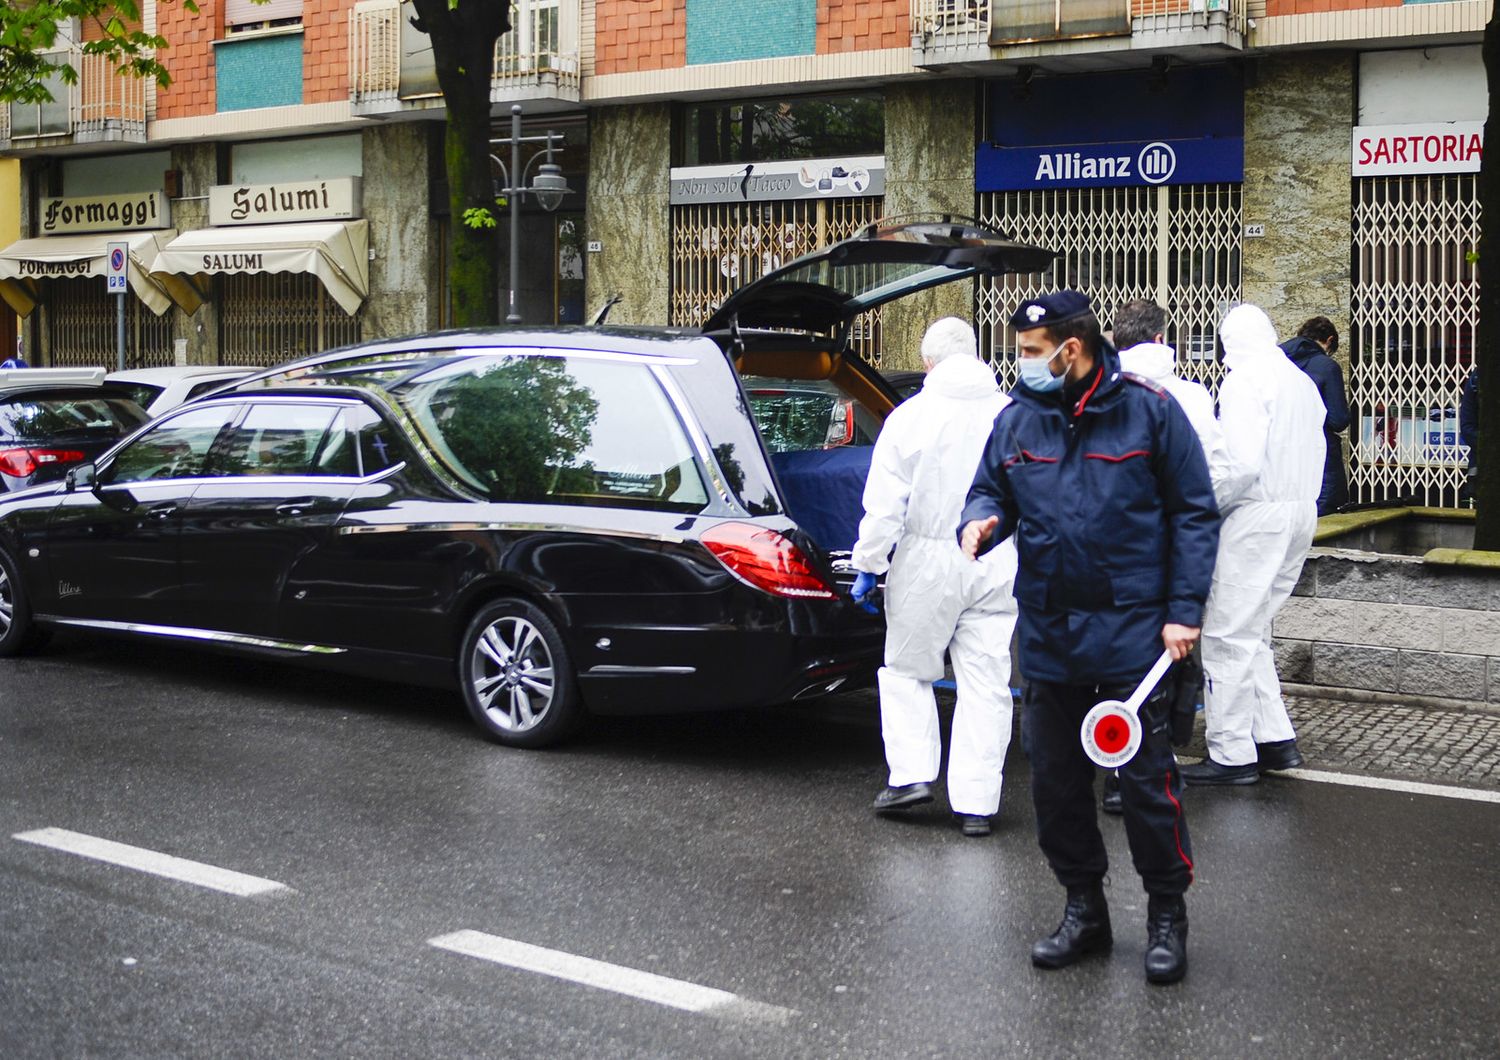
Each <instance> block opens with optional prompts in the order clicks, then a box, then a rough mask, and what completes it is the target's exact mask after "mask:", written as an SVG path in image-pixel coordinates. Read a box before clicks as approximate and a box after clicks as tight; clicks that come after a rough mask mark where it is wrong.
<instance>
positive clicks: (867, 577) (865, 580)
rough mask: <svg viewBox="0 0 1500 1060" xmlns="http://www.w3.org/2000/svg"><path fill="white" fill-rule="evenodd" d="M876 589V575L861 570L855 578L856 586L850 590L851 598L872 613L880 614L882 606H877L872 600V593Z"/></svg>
mask: <svg viewBox="0 0 1500 1060" xmlns="http://www.w3.org/2000/svg"><path fill="white" fill-rule="evenodd" d="M874 591H875V575H873V574H870V573H868V572H867V571H860V572H859V576H858V577H857V578H855V579H854V588H852V589H850V590H849V599H851V600H853V601H854V602H855V603H856V604H858V605H859V606H860V607H861V608H863V609H864V610H866V611H868V612H869V613H870V614H872V615H878V614H880V608H878V607H876V606H875V604H874V602H873V601H872V600H870V594H871V593H873V592H874Z"/></svg>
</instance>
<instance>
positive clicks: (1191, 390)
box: [1120, 342, 1229, 495]
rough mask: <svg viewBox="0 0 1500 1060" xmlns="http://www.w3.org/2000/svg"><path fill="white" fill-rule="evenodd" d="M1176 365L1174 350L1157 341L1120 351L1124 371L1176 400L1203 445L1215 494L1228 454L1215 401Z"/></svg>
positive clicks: (1121, 365) (1226, 465)
mask: <svg viewBox="0 0 1500 1060" xmlns="http://www.w3.org/2000/svg"><path fill="white" fill-rule="evenodd" d="M1176 365H1177V351H1176V350H1174V349H1172V347H1170V346H1166V345H1163V344H1162V343H1160V342H1141V343H1137V344H1136V345H1134V346H1132V347H1130V348H1129V349H1126V350H1121V351H1120V368H1121V369H1122V370H1123V371H1126V372H1130V373H1131V374H1132V375H1138V376H1141V377H1142V378H1144V379H1149V380H1151V382H1153V383H1155V384H1156V385H1157V386H1159V387H1161V388H1162V389H1163V390H1165V391H1166V392H1167V393H1169V394H1171V395H1172V396H1173V397H1174V398H1176V399H1177V404H1179V405H1181V406H1182V411H1183V412H1185V413H1187V418H1188V422H1189V423H1191V424H1192V425H1193V433H1194V434H1196V435H1197V436H1198V444H1199V445H1201V446H1203V458H1204V459H1205V460H1207V461H1208V475H1209V478H1210V480H1212V482H1213V485H1214V493H1215V495H1217V494H1218V492H1219V483H1220V482H1221V481H1222V479H1223V477H1224V473H1225V471H1226V469H1227V467H1228V463H1229V451H1228V449H1227V448H1226V447H1225V445H1224V432H1223V430H1221V429H1220V427H1219V421H1218V419H1216V418H1215V417H1214V398H1213V395H1212V394H1210V393H1209V392H1208V390H1207V389H1205V388H1204V387H1203V385H1202V384H1200V383H1195V382H1193V381H1192V380H1191V379H1183V378H1181V377H1179V376H1178V375H1177V368H1176Z"/></svg>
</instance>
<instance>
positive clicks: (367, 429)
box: [348, 405, 406, 475]
mask: <svg viewBox="0 0 1500 1060" xmlns="http://www.w3.org/2000/svg"><path fill="white" fill-rule="evenodd" d="M348 417H349V420H350V421H351V424H352V426H351V430H352V431H353V433H354V435H355V447H356V448H357V450H358V452H359V465H360V474H361V475H378V474H379V473H380V472H382V471H384V470H385V469H386V468H388V467H394V466H395V465H397V464H399V463H401V461H403V460H405V459H406V449H405V447H404V446H403V445H402V444H401V440H400V436H399V435H398V434H397V432H396V431H395V430H394V429H393V428H392V427H391V425H390V424H388V423H386V422H385V420H383V419H381V418H380V416H379V415H377V414H376V412H375V410H374V409H371V408H368V407H366V406H364V405H361V406H360V407H359V408H357V409H350V410H349V413H348Z"/></svg>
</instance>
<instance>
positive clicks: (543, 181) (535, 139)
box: [490, 103, 573, 324]
mask: <svg viewBox="0 0 1500 1060" xmlns="http://www.w3.org/2000/svg"><path fill="white" fill-rule="evenodd" d="M556 136H557V134H556V133H554V132H553V131H552V130H551V129H548V130H547V134H546V135H545V136H522V135H521V105H520V104H519V103H516V104H514V105H513V106H512V107H511V108H510V141H509V142H510V168H509V169H508V170H507V169H506V167H505V163H504V162H502V161H501V160H500V159H499V158H498V157H496V156H495V155H493V154H492V155H490V161H491V162H493V163H494V164H495V165H497V166H499V167H500V174H501V177H502V180H503V183H504V185H505V186H504V187H502V188H497V189H496V194H503V195H505V196H507V197H508V198H509V199H510V303H509V305H510V308H509V311H508V312H507V313H506V314H505V322H506V323H507V324H519V323H520V322H521V311H520V309H519V308H518V307H517V305H516V277H517V276H518V275H519V274H520V271H521V196H523V195H535V196H536V201H537V205H539V206H540V207H541V208H542V209H544V210H546V211H547V212H548V213H551V212H553V211H554V210H556V209H557V208H558V207H559V206H561V205H562V201H563V196H564V195H568V194H571V192H572V190H573V189H572V188H570V187H568V178H567V177H565V176H563V171H562V167H561V166H559V165H558V164H557V163H555V162H553V161H552V141H553V140H554V139H555V138H556ZM505 142H506V141H505V140H491V141H490V143H491V144H503V143H505ZM523 142H524V143H543V142H545V143H546V145H547V153H546V156H545V157H546V159H547V160H546V161H545V162H543V163H542V164H541V166H540V167H539V168H538V169H537V171H536V176H534V177H533V178H532V180H531V184H530V185H528V184H527V183H526V171H527V170H530V169H531V167H532V165H534V164H535V163H536V161H537V160H538V159H540V158H542V157H544V156H542V155H540V154H538V155H533V156H532V159H531V161H530V162H528V163H527V164H526V170H522V169H521V144H522V143H523ZM511 174H515V181H514V184H513V183H512V181H511Z"/></svg>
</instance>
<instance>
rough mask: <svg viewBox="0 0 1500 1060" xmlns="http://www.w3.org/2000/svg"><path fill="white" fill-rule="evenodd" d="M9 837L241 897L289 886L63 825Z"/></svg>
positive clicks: (279, 889)
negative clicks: (77, 830)
mask: <svg viewBox="0 0 1500 1060" xmlns="http://www.w3.org/2000/svg"><path fill="white" fill-rule="evenodd" d="M11 838H12V839H19V840H20V841H21V842H23V843H35V844H36V845H37V846H43V847H51V848H52V849H53V850H62V851H65V852H66V853H69V854H77V855H78V856H79V857H85V858H93V859H94V860H95V861H107V862H109V863H110V864H111V865H121V866H124V867H125V868H127V869H136V870H137V871H139V872H149V873H151V874H152V875H153V876H165V877H167V878H168V879H172V880H181V881H182V882H183V883H192V884H197V885H198V886H199V887H211V888H212V889H214V890H216V891H224V892H226V893H228V894H237V895H239V896H240V897H242V898H248V897H250V896H251V895H256V894H266V893H268V892H270V891H287V890H291V888H289V887H288V886H287V885H286V884H284V883H277V882H276V881H275V880H263V879H261V878H260V877H259V876H247V875H245V874H244V873H243V872H234V871H232V870H230V869H221V868H218V867H217V866H214V865H205V864H203V863H202V862H201V861H188V860H187V859H186V858H178V857H173V856H172V855H171V854H160V853H158V852H156V851H155V850H147V849H145V848H144V847H133V846H127V845H126V844H124V843H116V842H114V841H113V840H111V839H100V838H99V837H98V836H91V835H84V834H83V833H82V832H70V831H68V830H67V829H66V828H39V829H37V830H36V831H34V832H18V833H16V834H15V835H13V836H11Z"/></svg>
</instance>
